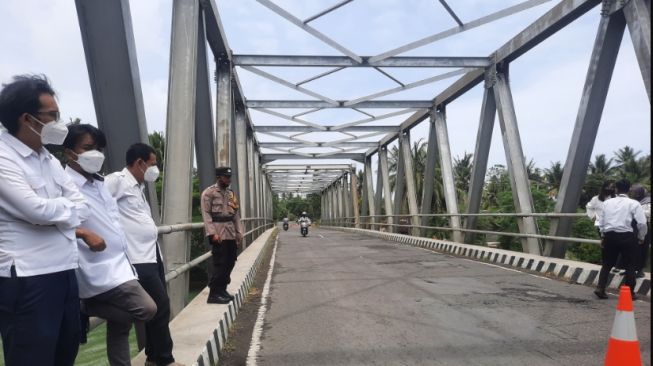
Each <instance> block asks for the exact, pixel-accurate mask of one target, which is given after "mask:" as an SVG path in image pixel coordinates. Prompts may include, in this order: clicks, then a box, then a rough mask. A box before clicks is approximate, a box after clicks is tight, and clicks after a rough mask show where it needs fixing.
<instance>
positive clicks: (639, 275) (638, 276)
mask: <svg viewBox="0 0 653 366" xmlns="http://www.w3.org/2000/svg"><path fill="white" fill-rule="evenodd" d="M635 277H637V278H644V277H645V275H644V271H637V274H635Z"/></svg>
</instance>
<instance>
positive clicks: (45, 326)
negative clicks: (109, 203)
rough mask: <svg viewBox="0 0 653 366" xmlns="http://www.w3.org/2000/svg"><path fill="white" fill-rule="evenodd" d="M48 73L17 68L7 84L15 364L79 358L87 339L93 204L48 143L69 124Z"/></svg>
mask: <svg viewBox="0 0 653 366" xmlns="http://www.w3.org/2000/svg"><path fill="white" fill-rule="evenodd" d="M54 96H55V93H54V91H53V89H52V87H51V86H50V84H49V82H48V80H47V78H46V77H45V76H35V75H21V76H15V77H14V78H13V81H12V82H11V83H9V84H5V85H3V88H2V90H1V91H0V122H2V125H3V126H4V127H5V128H6V129H7V131H2V132H0V335H2V346H3V349H4V361H5V365H7V366H22V365H57V366H68V365H71V366H72V365H73V363H74V362H75V358H76V357H77V351H78V349H79V340H80V335H81V332H80V319H79V292H78V287H77V278H76V276H75V268H77V240H76V237H79V238H81V239H82V240H83V241H84V243H85V244H86V245H87V246H88V247H89V248H90V249H91V250H92V251H102V250H103V249H104V247H105V243H104V240H103V239H102V238H101V237H100V236H98V235H97V234H95V233H93V232H92V231H90V230H84V229H78V228H77V227H78V226H79V224H80V223H81V222H82V221H84V220H86V218H87V217H88V215H89V206H88V203H87V202H86V199H85V198H84V196H83V195H82V194H81V193H80V192H79V191H78V190H77V187H76V186H75V184H74V183H73V182H72V181H71V180H70V178H68V176H67V175H66V173H65V172H64V170H63V168H62V167H61V164H60V163H59V161H58V160H57V159H56V158H54V157H53V156H52V155H51V154H50V153H49V152H48V150H46V149H45V148H44V146H43V145H47V144H52V145H61V144H62V143H63V141H64V139H65V138H66V135H67V134H68V128H67V127H66V125H65V124H64V123H63V122H62V121H61V120H60V114H59V107H58V105H57V101H56V100H55V98H54Z"/></svg>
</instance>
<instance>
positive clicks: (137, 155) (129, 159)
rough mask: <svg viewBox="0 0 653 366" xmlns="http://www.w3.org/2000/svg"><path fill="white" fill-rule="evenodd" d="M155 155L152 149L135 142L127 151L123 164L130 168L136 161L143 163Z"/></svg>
mask: <svg viewBox="0 0 653 366" xmlns="http://www.w3.org/2000/svg"><path fill="white" fill-rule="evenodd" d="M152 154H154V155H156V151H154V148H153V147H152V146H150V145H148V144H144V143H142V142H137V143H135V144H133V145H132V146H130V147H129V149H127V153H126V154H125V163H127V166H132V165H134V163H135V162H136V160H138V159H143V160H144V161H148V160H150V155H152Z"/></svg>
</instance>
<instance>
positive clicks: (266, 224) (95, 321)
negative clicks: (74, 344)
mask: <svg viewBox="0 0 653 366" xmlns="http://www.w3.org/2000/svg"><path fill="white" fill-rule="evenodd" d="M241 221H244V222H249V221H252V222H257V223H258V222H261V221H262V222H263V224H262V225H259V226H257V227H255V228H253V229H251V230H249V231H247V232H246V233H245V234H244V235H243V237H247V236H248V235H250V234H253V233H255V232H257V231H258V230H261V233H262V232H263V231H265V230H267V229H269V228H270V227H273V226H274V220H272V219H270V218H265V217H248V218H244V219H241ZM203 228H204V223H202V222H191V223H186V224H173V225H161V226H158V227H157V229H158V232H159V235H162V234H163V235H165V234H170V233H175V232H179V231H193V230H199V229H203ZM259 235H260V233H259ZM257 236H258V235H257ZM251 241H254V240H251ZM210 257H211V251H210V250H209V251H208V252H206V253H204V254H202V255H200V256H198V257H197V258H194V259H193V260H191V261H189V262H187V263H184V264H182V265H181V266H179V267H177V268H175V269H173V270H170V271H168V272H167V273H166V275H165V280H166V283H167V282H170V281H172V280H173V279H175V278H177V277H179V276H181V275H182V274H184V273H186V272H188V271H190V270H191V269H192V268H194V267H197V266H199V265H200V264H202V263H203V262H204V261H206V260H207V259H209V258H210ZM104 321H105V320H104V319H102V318H95V317H93V318H91V320H90V325H89V332H90V331H92V330H93V329H95V328H97V327H98V326H99V325H101V324H102V323H104Z"/></svg>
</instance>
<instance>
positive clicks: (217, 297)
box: [206, 294, 231, 304]
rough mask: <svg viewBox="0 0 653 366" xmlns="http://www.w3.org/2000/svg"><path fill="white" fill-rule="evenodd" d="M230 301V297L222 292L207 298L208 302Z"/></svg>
mask: <svg viewBox="0 0 653 366" xmlns="http://www.w3.org/2000/svg"><path fill="white" fill-rule="evenodd" d="M230 301H231V299H230V298H228V297H226V296H224V295H222V294H217V295H209V298H208V299H206V303H207V304H228V303H229V302H230Z"/></svg>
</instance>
